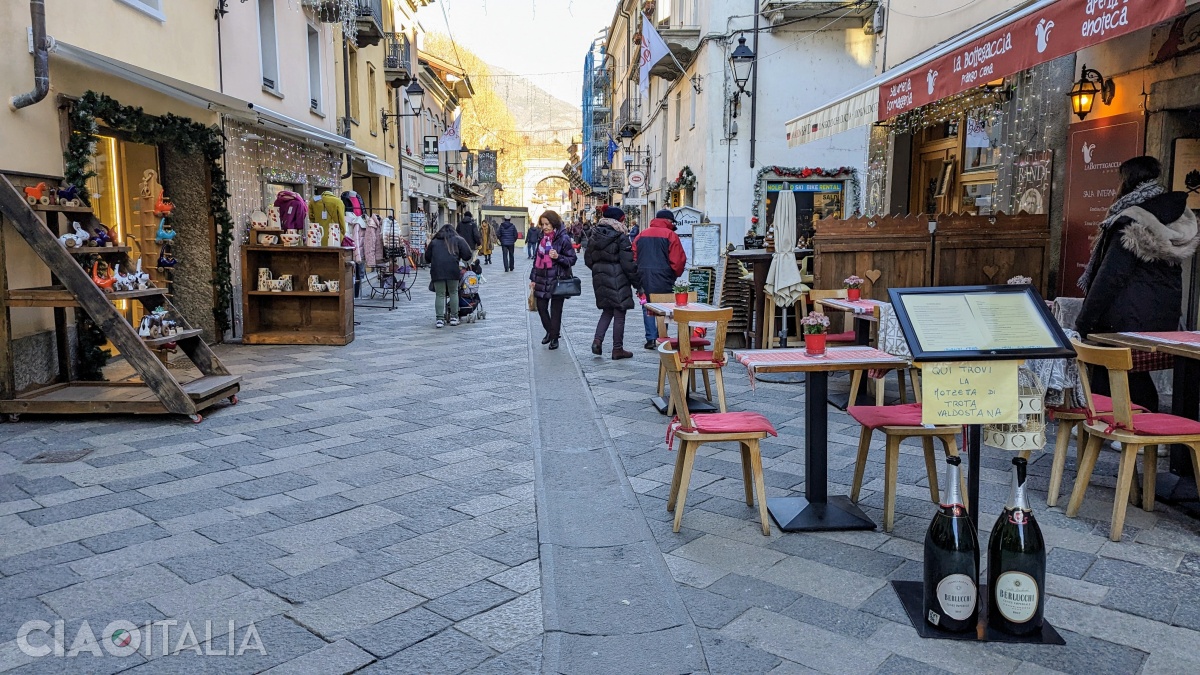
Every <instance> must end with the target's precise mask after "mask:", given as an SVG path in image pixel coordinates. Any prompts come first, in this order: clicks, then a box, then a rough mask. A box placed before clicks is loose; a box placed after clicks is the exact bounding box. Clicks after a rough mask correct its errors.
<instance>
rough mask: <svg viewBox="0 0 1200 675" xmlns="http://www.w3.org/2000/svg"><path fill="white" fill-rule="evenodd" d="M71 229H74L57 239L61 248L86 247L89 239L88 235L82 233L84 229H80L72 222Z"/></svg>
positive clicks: (84, 232) (77, 224)
mask: <svg viewBox="0 0 1200 675" xmlns="http://www.w3.org/2000/svg"><path fill="white" fill-rule="evenodd" d="M71 228H72V229H74V230H75V231H74V232H68V233H67V234H64V235H63V236H61V237H59V238H58V243H60V244H62V245H63V246H65V247H67V248H80V247H82V246H84V245H86V244H87V243H88V239H89V237H88V233H87V232H86V231H84V229H83V228H82V227H80V226H79V223H77V222H72V223H71Z"/></svg>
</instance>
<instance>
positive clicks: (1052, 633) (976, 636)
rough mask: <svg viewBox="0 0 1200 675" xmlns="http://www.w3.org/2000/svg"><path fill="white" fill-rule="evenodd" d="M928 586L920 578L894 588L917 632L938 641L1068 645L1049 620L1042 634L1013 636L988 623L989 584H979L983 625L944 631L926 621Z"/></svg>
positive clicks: (904, 582) (896, 583)
mask: <svg viewBox="0 0 1200 675" xmlns="http://www.w3.org/2000/svg"><path fill="white" fill-rule="evenodd" d="M924 587H925V585H924V584H923V583H921V582H920V581H893V582H892V590H894V591H895V592H896V597H898V598H900V604H902V605H904V611H905V613H907V614H908V620H909V622H910V623H912V627H913V628H915V629H916V631H917V635H920V636H921V637H923V638H929V639H936V640H970V641H971V642H1008V643H1023V644H1037V645H1065V644H1067V641H1066V640H1064V639H1063V637H1062V636H1061V635H1059V634H1058V631H1057V630H1055V629H1054V626H1051V625H1050V622H1049V621H1046V622H1044V623H1043V624H1042V630H1041V632H1040V633H1033V634H1031V635H1010V634H1008V633H1005V632H1002V631H998V630H995V629H993V628H990V627H988V625H987V599H988V593H987V586H985V585H982V584H981V585H980V586H979V628H978V630H975V631H969V632H966V633H953V632H950V631H948V630H942V629H941V628H938V627H937V626H934V625H932V624H930V623H929V622H928V621H926V620H925V592H924Z"/></svg>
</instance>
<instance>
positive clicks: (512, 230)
mask: <svg viewBox="0 0 1200 675" xmlns="http://www.w3.org/2000/svg"><path fill="white" fill-rule="evenodd" d="M520 236H521V233H520V232H517V226H516V225H513V222H512V219H511V218H509V217H508V216H504V222H503V223H500V226H499V227H497V228H496V238H497V239H499V240H500V249H501V252H502V253H503V254H504V271H505V272H511V271H513V270H515V269H517V260H516V257H515V254H514V247H515V246H516V245H517V239H518V238H520Z"/></svg>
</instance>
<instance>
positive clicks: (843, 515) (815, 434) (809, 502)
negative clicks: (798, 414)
mask: <svg viewBox="0 0 1200 675" xmlns="http://www.w3.org/2000/svg"><path fill="white" fill-rule="evenodd" d="M735 358H736V359H737V362H738V363H740V364H742V365H743V366H745V367H746V370H747V371H749V373H750V379H751V381H752V382H753V381H754V377H755V376H756V375H758V374H759V373H798V372H802V373H806V376H805V378H804V496H803V497H775V498H772V499H768V500H767V510H768V511H770V512H771V517H772V518H774V519H775V522H776V523H778V524H779V529H781V530H783V531H785V532H796V531H813V530H873V529H875V523H874V522H872V521H871V519H870V518H868V517H867V515H866V514H865V513H863V512H862V510H861V509H859V508H858V506H856V505H855V504H854V503H853V502H851V501H850V499H849V498H848V497H845V496H842V495H837V496H833V497H830V496H829V420H828V410H829V408H828V405H826V403H825V399H826V396H827V394H828V384H829V373H830V372H833V371H849V370H869V369H871V368H901V367H904V366H907V365H908V362H907V361H905V360H903V359H900V358H896V357H895V356H892V355H891V354H888V353H886V352H881V351H879V350H878V349H873V348H871V347H863V346H855V347H831V348H830V349H828V350H826V352H825V355H824V356H823V357H812V356H808V355H807V354H806V353H805V351H804V350H803V349H752V350H740V351H738V352H737V353H736V354H735ZM814 401H815V402H816V404H815V405H814Z"/></svg>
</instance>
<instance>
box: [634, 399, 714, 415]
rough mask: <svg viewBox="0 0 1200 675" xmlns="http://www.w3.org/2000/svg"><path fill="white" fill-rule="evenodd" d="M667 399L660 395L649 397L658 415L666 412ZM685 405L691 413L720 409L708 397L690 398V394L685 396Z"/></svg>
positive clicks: (712, 411)
mask: <svg viewBox="0 0 1200 675" xmlns="http://www.w3.org/2000/svg"><path fill="white" fill-rule="evenodd" d="M667 401H668V399H665V398H663V397H661V396H655V397H653V398H651V399H650V403H651V404H652V405H653V406H654V409H655V410H657V411H658V412H659V414H660V415H666V414H667ZM687 405H688V412H690V413H691V414H693V415H695V414H696V413H714V412H718V411H719V410H720V408H719V407H717V406H715V405H713V404H712V403H709V402H708V399H704V398H692V397H691V396H688V397H687Z"/></svg>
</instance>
